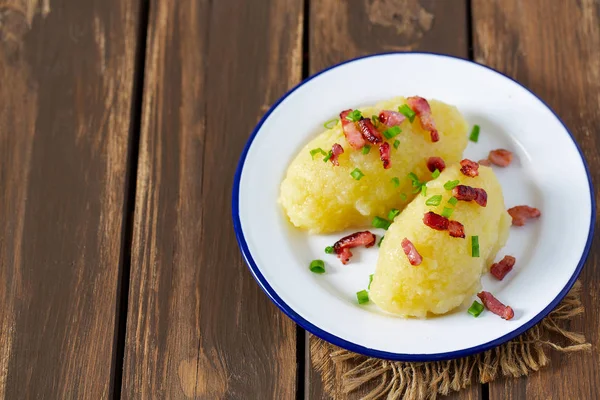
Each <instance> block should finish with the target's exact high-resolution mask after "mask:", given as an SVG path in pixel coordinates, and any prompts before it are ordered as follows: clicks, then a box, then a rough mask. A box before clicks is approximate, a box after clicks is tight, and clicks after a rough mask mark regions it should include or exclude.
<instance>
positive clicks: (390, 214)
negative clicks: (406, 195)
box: [388, 208, 400, 221]
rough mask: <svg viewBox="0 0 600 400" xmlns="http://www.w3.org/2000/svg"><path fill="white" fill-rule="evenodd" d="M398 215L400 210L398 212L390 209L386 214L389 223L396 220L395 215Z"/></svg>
mask: <svg viewBox="0 0 600 400" xmlns="http://www.w3.org/2000/svg"><path fill="white" fill-rule="evenodd" d="M398 214H400V210H398V209H397V208H392V209H391V210H390V212H389V213H388V219H389V220H390V221H393V220H394V218H396V215H398Z"/></svg>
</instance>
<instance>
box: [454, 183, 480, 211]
mask: <svg viewBox="0 0 600 400" xmlns="http://www.w3.org/2000/svg"><path fill="white" fill-rule="evenodd" d="M452 196H454V197H456V198H457V199H458V200H462V201H471V200H475V202H476V203H477V204H479V205H480V206H481V207H485V206H486V205H487V192H486V191H485V190H484V189H481V188H474V187H471V186H467V185H458V186H456V187H455V188H454V189H452Z"/></svg>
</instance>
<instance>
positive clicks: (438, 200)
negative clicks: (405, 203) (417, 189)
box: [425, 194, 442, 206]
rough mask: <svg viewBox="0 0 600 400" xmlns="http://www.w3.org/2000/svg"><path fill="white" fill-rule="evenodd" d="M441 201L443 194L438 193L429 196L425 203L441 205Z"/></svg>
mask: <svg viewBox="0 0 600 400" xmlns="http://www.w3.org/2000/svg"><path fill="white" fill-rule="evenodd" d="M441 202H442V195H441V194H436V195H435V196H431V197H430V198H428V199H427V201H426V202H425V205H428V206H439V205H440V203H441Z"/></svg>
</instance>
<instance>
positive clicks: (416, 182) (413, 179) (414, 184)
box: [408, 172, 421, 187]
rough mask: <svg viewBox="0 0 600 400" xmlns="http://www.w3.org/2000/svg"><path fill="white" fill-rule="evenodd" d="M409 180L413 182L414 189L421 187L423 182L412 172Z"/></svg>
mask: <svg viewBox="0 0 600 400" xmlns="http://www.w3.org/2000/svg"><path fill="white" fill-rule="evenodd" d="M408 178H409V179H410V180H411V181H412V185H413V186H414V187H417V186H421V181H419V177H418V176H417V174H415V173H414V172H410V173H409V174H408Z"/></svg>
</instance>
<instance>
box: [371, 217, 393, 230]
mask: <svg viewBox="0 0 600 400" xmlns="http://www.w3.org/2000/svg"><path fill="white" fill-rule="evenodd" d="M372 224H373V226H374V227H375V228H381V229H385V230H387V229H388V228H389V227H390V225H391V224H392V223H391V222H390V221H388V220H387V219H385V218H381V217H375V218H373V222H372Z"/></svg>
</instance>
